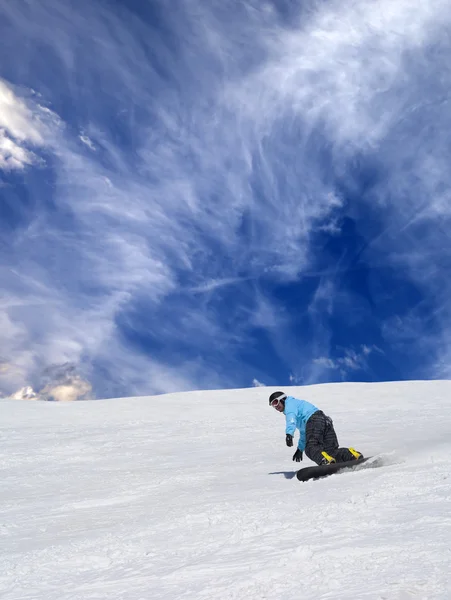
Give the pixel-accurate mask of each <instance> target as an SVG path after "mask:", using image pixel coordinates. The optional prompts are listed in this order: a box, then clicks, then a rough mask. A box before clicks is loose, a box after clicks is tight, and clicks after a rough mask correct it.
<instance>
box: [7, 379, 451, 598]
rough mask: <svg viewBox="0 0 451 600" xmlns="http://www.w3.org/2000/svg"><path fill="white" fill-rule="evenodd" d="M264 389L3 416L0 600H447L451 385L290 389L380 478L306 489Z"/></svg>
mask: <svg viewBox="0 0 451 600" xmlns="http://www.w3.org/2000/svg"><path fill="white" fill-rule="evenodd" d="M271 391H274V390H273V389H270V388H252V389H247V390H234V391H216V392H191V393H185V394H170V395H166V396H158V397H150V398H130V399H119V400H103V401H96V402H78V403H69V404H58V403H46V402H33V401H31V402H27V401H16V402H14V401H4V402H1V403H0V413H1V430H0V435H1V447H2V457H1V486H0V498H1V505H0V597H1V598H2V599H3V600H69V599H70V600H103V599H105V600H106V599H108V600H112V599H114V600H157V599H158V600H160V599H161V600H175V599H186V600H188V599H189V600H212V599H218V600H219V599H221V600H225V599H234V600H255V599H269V600H279V599H280V600H308V599H312V600H319V599H324V600H325V599H327V600H331V599H337V600H347V599H350V600H351V599H352V600H359V599H366V598H368V599H375V600H376V599H388V600H396V599H399V600H407V599H411V598H424V599H426V598H428V599H432V598H434V599H435V598H443V599H449V598H451V502H450V501H451V478H450V458H451V441H450V438H451V410H450V408H451V404H450V396H451V382H441V381H439V382H408V383H387V384H337V385H335V384H334V385H324V386H312V387H304V388H290V390H289V391H290V392H291V393H292V394H293V395H296V396H298V397H302V398H305V399H307V400H310V401H312V402H314V403H316V404H317V405H319V406H320V408H322V409H323V410H324V411H325V412H326V413H328V414H330V415H331V416H332V417H333V419H334V422H335V426H336V430H337V432H338V435H339V439H340V442H341V443H342V444H343V445H346V444H350V445H354V446H355V447H356V448H358V449H359V450H361V451H362V452H363V453H364V454H366V455H371V454H376V453H384V454H385V460H386V463H387V464H386V466H384V467H382V468H379V469H364V470H361V471H358V472H347V473H343V474H339V475H335V476H333V477H330V478H327V479H323V480H319V481H312V482H308V483H299V482H298V481H297V480H296V479H291V480H289V479H286V478H285V477H284V475H283V472H284V471H292V470H293V469H294V468H295V463H293V462H292V461H291V456H292V453H293V449H290V448H286V446H285V443H284V440H285V435H284V418H283V415H280V414H278V413H277V412H276V411H274V410H273V409H271V408H269V407H268V404H267V397H268V394H269V393H270V392H271ZM285 391H287V390H285ZM308 464H311V463H309V461H308V460H307V461H304V463H302V465H301V466H306V465H308Z"/></svg>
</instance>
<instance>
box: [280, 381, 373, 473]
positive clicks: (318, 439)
mask: <svg viewBox="0 0 451 600" xmlns="http://www.w3.org/2000/svg"><path fill="white" fill-rule="evenodd" d="M269 405H270V406H273V407H274V408H275V409H276V410H277V411H279V412H283V413H284V415H285V418H286V423H287V426H286V429H285V433H286V438H285V442H286V445H287V446H289V447H291V446H293V435H294V432H295V431H296V429H299V442H298V448H297V450H296V452H295V453H294V454H293V460H294V461H296V462H299V461H301V460H302V453H303V452H305V454H306V455H307V456H308V457H309V458H310V460H312V461H313V462H315V463H316V464H317V465H328V464H331V463H334V462H345V461H348V460H358V459H361V458H363V455H362V454H361V453H360V452H357V450H354V448H339V447H338V439H337V434H336V433H335V430H334V425H333V422H332V419H331V418H330V417H328V416H327V415H325V414H324V413H323V411H322V410H319V408H317V407H316V406H314V405H313V404H310V402H307V401H306V400H298V399H297V398H293V396H287V395H286V394H285V393H284V392H274V393H273V394H271V395H270V397H269Z"/></svg>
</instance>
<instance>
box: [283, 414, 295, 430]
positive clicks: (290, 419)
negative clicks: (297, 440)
mask: <svg viewBox="0 0 451 600" xmlns="http://www.w3.org/2000/svg"><path fill="white" fill-rule="evenodd" d="M285 418H286V421H287V426H286V429H285V433H289V434H290V435H294V432H295V431H296V414H295V413H294V412H290V413H287V414H286V415H285Z"/></svg>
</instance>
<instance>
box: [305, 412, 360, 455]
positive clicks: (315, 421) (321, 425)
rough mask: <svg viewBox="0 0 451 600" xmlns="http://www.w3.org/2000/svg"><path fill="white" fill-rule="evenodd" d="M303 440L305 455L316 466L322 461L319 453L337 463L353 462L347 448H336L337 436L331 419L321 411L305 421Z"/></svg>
mask: <svg viewBox="0 0 451 600" xmlns="http://www.w3.org/2000/svg"><path fill="white" fill-rule="evenodd" d="M305 438H306V442H305V454H306V455H307V456H308V457H309V458H310V460H313V462H316V464H317V465H319V464H321V461H322V459H323V455H322V454H321V452H327V454H329V455H330V456H332V457H333V458H335V460H336V461H337V462H344V461H346V460H353V458H354V457H353V455H352V454H351V452H349V450H348V448H339V447H338V439H337V434H336V433H335V429H334V424H333V422H332V419H331V418H330V417H327V416H326V415H325V414H324V413H323V411H322V410H318V411H316V412H315V413H313V415H312V416H311V417H310V419H309V420H308V421H307V424H306V427H305Z"/></svg>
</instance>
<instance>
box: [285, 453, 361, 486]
mask: <svg viewBox="0 0 451 600" xmlns="http://www.w3.org/2000/svg"><path fill="white" fill-rule="evenodd" d="M370 458H371V456H368V457H366V458H360V459H359V460H348V461H346V462H341V463H331V464H330V465H315V466H314V467H305V468H304V469H299V471H298V472H297V473H296V477H297V478H298V479H299V481H309V479H320V478H321V477H327V476H328V475H333V474H334V473H338V472H339V471H342V470H343V469H352V468H353V467H357V466H358V465H362V464H363V463H365V462H366V461H367V460H369V459H370Z"/></svg>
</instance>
